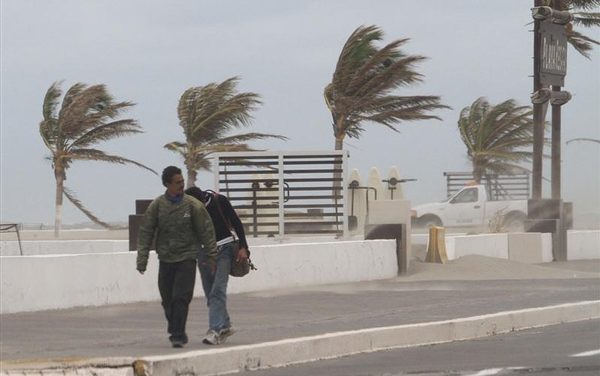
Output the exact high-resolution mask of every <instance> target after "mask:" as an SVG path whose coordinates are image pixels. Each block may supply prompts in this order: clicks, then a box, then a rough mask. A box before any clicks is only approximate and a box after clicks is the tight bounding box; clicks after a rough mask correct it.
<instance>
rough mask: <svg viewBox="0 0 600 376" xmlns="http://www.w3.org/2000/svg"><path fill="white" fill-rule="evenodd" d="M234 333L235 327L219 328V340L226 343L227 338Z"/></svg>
mask: <svg viewBox="0 0 600 376" xmlns="http://www.w3.org/2000/svg"><path fill="white" fill-rule="evenodd" d="M234 333H235V329H233V328H231V327H229V328H223V329H221V330H219V342H220V343H224V342H225V341H226V340H227V338H228V337H230V336H232V335H233V334H234Z"/></svg>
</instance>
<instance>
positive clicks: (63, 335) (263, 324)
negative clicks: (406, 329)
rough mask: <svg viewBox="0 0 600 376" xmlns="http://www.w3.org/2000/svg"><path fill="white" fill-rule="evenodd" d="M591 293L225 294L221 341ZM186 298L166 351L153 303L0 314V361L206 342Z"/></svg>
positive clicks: (350, 287)
mask: <svg viewBox="0 0 600 376" xmlns="http://www.w3.org/2000/svg"><path fill="white" fill-rule="evenodd" d="M599 298H600V285H599V282H598V279H557V280H526V279H523V280H504V281H497V280H486V281H481V280H479V281H423V282H400V280H399V279H391V280H384V281H374V282H358V283H349V284H341V285H330V286H319V287H315V288H310V289H307V288H305V289H301V290H288V291H267V292H260V293H248V294H235V295H231V296H230V300H229V307H230V314H231V317H232V321H233V325H234V326H235V327H236V328H237V329H238V332H237V333H236V334H235V335H234V336H233V337H231V338H230V339H229V340H228V342H227V343H226V344H225V345H224V346H236V345H243V344H253V343H260V342H266V341H272V340H278V339H284V338H294V337H302V336H308V335H316V334H322V333H327V332H336V331H343V330H353V329H364V328H372V327H380V326H391V325H401V324H411V323H421V322H429V321H439V320H447V319H454V318H460V317H471V316H476V315H482V314H489V313H496V312H500V311H509V310H518V309H524V308H534V307H542V306H549V305H555V304H562V303H572V302H578V301H584V300H597V299H599ZM206 324H207V309H206V305H205V303H204V299H203V298H196V299H195V300H194V302H193V303H192V306H191V312H190V315H189V318H188V334H189V336H190V343H189V344H188V345H187V346H186V347H185V349H183V350H181V349H172V348H171V347H170V344H169V342H168V340H167V334H166V321H165V319H164V316H163V312H162V308H161V306H160V303H159V302H151V303H137V304H121V305H113V306H102V307H86V308H73V309H67V310H55V311H41V312H32V313H19V314H8V315H1V316H0V327H1V331H0V333H1V336H0V359H2V361H10V360H12V361H31V360H44V359H46V360H49V359H61V358H63V359H64V358H71V359H73V358H95V357H106V356H117V357H122V356H149V355H167V354H175V353H181V352H184V351H191V350H201V349H206V348H207V346H206V345H203V344H202V343H201V338H202V336H203V334H204V333H205V332H206Z"/></svg>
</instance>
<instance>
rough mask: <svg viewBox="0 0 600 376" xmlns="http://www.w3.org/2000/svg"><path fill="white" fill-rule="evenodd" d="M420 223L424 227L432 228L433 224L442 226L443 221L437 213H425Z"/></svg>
mask: <svg viewBox="0 0 600 376" xmlns="http://www.w3.org/2000/svg"><path fill="white" fill-rule="evenodd" d="M419 223H420V224H421V227H423V228H430V227H431V226H438V227H439V226H441V225H442V221H441V220H440V219H439V218H438V217H436V216H435V215H424V216H422V217H421V218H420V219H419Z"/></svg>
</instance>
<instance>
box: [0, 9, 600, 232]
mask: <svg viewBox="0 0 600 376" xmlns="http://www.w3.org/2000/svg"><path fill="white" fill-rule="evenodd" d="M532 4H533V0H531V1H525V0H505V1H483V0H461V1H447V0H390V1H381V0H378V1H371V2H365V1H348V0H329V1H281V0H273V1H262V0H261V1H226V0H225V1H223V0H222V1H204V0H198V1H191V0H189V1H181V0H179V1H149V0H145V1H141V0H136V1H123V0H118V1H115V0H102V1H100V0H98V1H80V0H61V1H58V0H46V1H31V0H1V9H0V10H1V34H2V35H1V42H2V45H1V109H0V121H1V131H0V132H1V133H0V138H1V141H0V142H1V144H0V158H1V161H0V169H1V171H0V179H1V183H0V199H1V202H0V222H13V221H14V222H23V223H52V222H53V220H54V219H53V218H54V194H55V191H54V190H55V183H54V176H53V173H52V170H51V167H50V163H49V162H48V161H47V160H46V159H45V157H46V156H47V155H48V151H47V149H46V148H45V146H44V144H43V142H42V141H41V138H40V136H39V134H38V124H39V122H40V120H41V118H42V115H41V104H42V101H43V97H44V94H45V92H46V90H47V89H48V87H49V86H50V85H51V84H52V82H54V81H57V80H65V81H64V84H63V89H65V90H66V89H67V88H68V87H70V86H71V85H72V84H74V83H76V82H79V81H81V82H85V83H88V84H96V83H104V84H106V85H107V87H108V89H109V91H110V92H111V93H112V94H113V95H114V96H115V97H116V98H117V99H118V100H129V101H133V102H135V103H137V105H136V106H135V107H134V109H133V110H132V111H130V112H129V113H128V116H131V117H134V118H135V119H138V120H139V122H140V124H141V125H142V126H143V128H144V130H145V133H144V134H142V135H138V136H132V137H126V138H122V139H120V140H116V141H111V142H109V143H107V144H105V145H103V146H102V147H100V148H101V149H103V150H106V151H109V152H113V153H118V154H120V155H122V156H125V157H127V158H130V159H134V160H137V161H140V162H142V163H145V164H146V165H148V166H150V167H152V168H154V169H155V170H162V168H163V167H165V166H167V165H170V164H175V165H179V166H183V163H182V161H181V160H179V159H178V158H177V156H176V155H175V154H173V153H171V152H168V151H167V150H165V149H163V145H164V144H166V143H167V142H170V141H174V140H182V139H183V135H182V133H181V129H180V128H179V126H178V125H177V124H178V120H177V115H176V106H177V102H178V100H179V97H180V96H181V94H182V93H183V91H184V90H185V89H187V88H189V87H191V86H199V85H205V84H207V83H209V82H214V81H222V80H224V79H226V78H229V77H231V76H234V75H238V76H240V77H241V83H240V85H239V89H240V90H243V91H253V92H256V93H259V94H260V95H262V97H263V101H264V106H262V107H261V108H260V109H259V110H258V111H256V112H255V113H254V117H255V122H254V124H255V125H254V126H253V127H252V128H251V129H252V130H253V131H258V132H270V133H278V134H283V135H286V136H288V137H289V138H290V140H289V141H288V142H283V141H269V142H266V141H265V142H260V143H255V144H254V146H256V147H259V148H266V149H271V150H294V151H297V150H311V151H313V150H331V149H333V145H334V139H333V135H332V132H331V120H330V119H331V118H330V115H329V113H328V111H327V108H326V107H325V104H324V101H323V96H322V92H323V88H324V87H325V85H326V84H327V83H328V82H329V81H330V79H331V75H332V73H333V70H334V67H335V64H336V62H337V58H338V56H339V53H340V50H341V48H342V46H343V44H344V42H345V41H346V39H347V38H348V36H349V35H350V33H351V32H352V31H353V30H354V29H355V28H356V27H358V26H359V25H363V24H364V25H368V24H375V25H378V26H380V27H381V28H382V29H383V30H384V32H385V40H384V42H385V43H389V42H391V41H392V40H394V39H399V38H405V37H408V38H411V41H410V42H409V43H408V44H407V45H406V46H405V51H406V52H408V53H410V54H420V55H424V56H427V57H429V59H428V60H427V61H426V62H424V63H423V64H421V65H420V66H419V67H418V70H419V71H420V72H421V73H423V74H424V75H425V81H424V83H422V84H420V85H418V86H415V87H411V88H409V89H403V90H399V91H398V94H399V95H407V94H424V95H440V96H441V97H442V101H443V103H445V104H447V105H449V106H451V107H452V108H453V109H452V110H444V111H439V112H438V115H439V116H440V117H441V118H442V119H443V121H420V122H412V123H405V124H402V125H401V126H400V127H399V130H400V133H394V132H391V131H389V130H388V129H385V128H384V127H382V126H378V125H375V124H367V126H366V128H367V131H366V132H365V133H364V135H363V137H362V138H361V139H359V140H357V139H347V140H346V144H345V148H346V149H347V150H349V151H350V160H349V167H351V168H358V169H359V170H360V172H361V175H362V176H363V178H364V179H366V178H367V174H368V170H369V168H370V167H371V166H376V167H378V168H379V169H380V171H381V173H382V174H384V175H385V174H387V171H388V170H389V169H390V167H391V166H393V165H395V166H397V167H398V169H399V171H400V174H401V175H402V177H404V178H416V179H418V181H417V182H412V183H407V184H406V185H405V187H404V190H405V191H404V192H405V198H407V199H409V200H411V201H412V203H413V204H418V203H423V202H427V201H434V200H439V199H442V198H443V197H444V196H445V181H444V177H443V172H444V171H468V170H469V164H468V163H467V159H466V151H465V147H464V145H463V144H462V142H461V140H460V138H459V135H458V132H457V128H456V122H457V119H458V114H459V112H460V110H461V109H462V108H463V107H465V106H468V105H470V104H471V103H472V102H473V101H474V100H475V99H477V98H478V97H480V96H486V97H487V98H488V99H489V100H490V101H491V102H492V103H494V104H496V103H498V102H500V101H503V100H506V99H509V98H515V99H516V100H517V101H518V102H519V103H520V104H527V105H528V104H529V103H530V101H529V95H530V93H531V88H532V79H531V77H529V76H530V75H531V73H532V61H531V56H532V34H531V33H530V32H529V29H531V27H532V25H527V24H528V23H529V22H530V21H531V16H530V7H531V6H532ZM585 33H586V34H588V35H590V36H592V37H594V38H596V39H600V31H598V30H593V31H590V30H587V31H585ZM598 50H599V49H598V48H596V50H595V51H594V52H593V55H592V60H591V61H590V60H587V59H585V58H583V57H581V56H580V55H579V54H577V53H575V52H574V51H573V50H570V52H569V62H568V69H569V70H568V75H567V78H566V89H567V90H569V91H570V92H571V93H572V94H573V96H574V97H573V99H572V100H571V102H570V103H569V104H568V105H566V106H564V107H563V164H562V173H563V196H564V198H565V199H566V200H571V201H573V202H574V205H575V208H574V210H575V214H576V215H589V214H596V215H598V213H600V146H599V145H598V144H595V143H590V142H574V143H570V144H569V145H565V144H564V142H565V141H567V140H569V139H572V138H576V137H588V138H597V139H598V138H600V68H599V67H600V53H599V51H598ZM544 175H545V176H547V177H549V175H550V170H549V163H546V165H545V167H544ZM212 181H213V180H212V175H211V174H206V173H204V174H200V175H199V181H198V183H199V185H200V186H202V187H204V188H212ZM66 185H67V186H68V187H69V188H71V189H72V190H74V191H75V192H76V193H77V195H78V197H79V198H80V199H81V200H82V201H83V202H84V204H85V205H86V206H87V207H88V208H89V209H90V210H92V211H93V212H94V213H95V214H97V215H98V216H99V217H100V218H102V219H104V220H107V221H123V222H126V221H127V217H128V215H129V214H132V213H133V212H134V211H135V206H134V202H135V199H136V198H153V197H155V196H157V195H158V194H160V193H161V192H162V190H163V188H162V186H161V184H160V179H159V178H158V177H156V176H154V175H152V174H150V173H148V172H147V171H145V170H142V169H138V168H136V167H133V166H119V165H111V164H106V163H100V162H76V163H74V164H73V166H72V167H71V168H70V169H69V170H68V172H67V182H66ZM549 195H550V188H549V185H548V183H544V196H545V197H548V196H549ZM65 202H66V204H65V211H64V215H63V220H64V223H78V222H85V221H87V218H86V217H85V216H84V215H83V214H82V213H80V212H79V211H77V210H76V209H75V208H74V207H73V206H72V205H71V204H70V203H68V202H67V201H66V200H65Z"/></svg>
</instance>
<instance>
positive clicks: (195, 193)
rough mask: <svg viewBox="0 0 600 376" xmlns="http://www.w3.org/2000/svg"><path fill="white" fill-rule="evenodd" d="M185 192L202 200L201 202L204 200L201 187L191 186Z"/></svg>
mask: <svg viewBox="0 0 600 376" xmlns="http://www.w3.org/2000/svg"><path fill="white" fill-rule="evenodd" d="M184 192H185V194H186V195H190V196H192V197H194V198H195V199H197V200H200V201H201V202H204V194H203V192H202V190H201V189H200V188H198V187H189V188H188V189H186V190H185V191H184Z"/></svg>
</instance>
